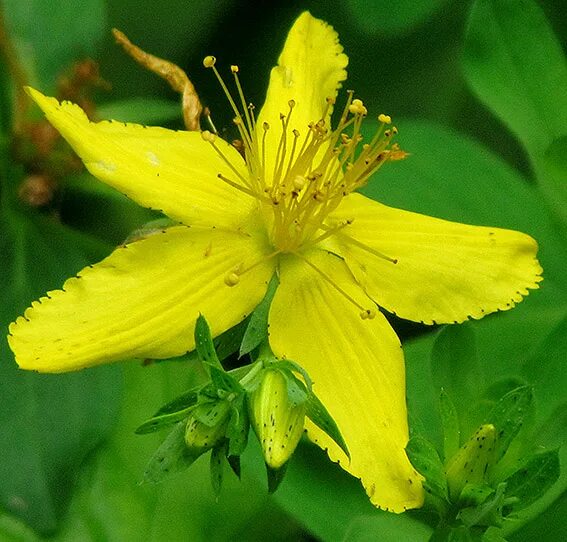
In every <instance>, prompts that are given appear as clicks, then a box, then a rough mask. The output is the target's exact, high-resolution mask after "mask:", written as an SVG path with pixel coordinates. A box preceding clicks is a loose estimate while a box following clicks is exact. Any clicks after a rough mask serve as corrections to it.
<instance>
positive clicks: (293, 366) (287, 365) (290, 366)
mask: <svg viewBox="0 0 567 542" xmlns="http://www.w3.org/2000/svg"><path fill="white" fill-rule="evenodd" d="M266 361H267V362H268V363H269V367H271V368H274V369H283V370H284V372H285V371H286V370H287V371H291V372H293V373H299V374H300V375H301V376H302V377H303V379H304V380H305V385H306V386H307V389H308V390H309V391H311V390H312V389H313V381H312V380H311V377H310V376H309V374H308V373H307V371H306V370H305V369H304V368H303V367H302V366H301V365H299V363H296V362H295V361H292V360H290V359H277V358H276V357H274V359H273V361H270V360H266Z"/></svg>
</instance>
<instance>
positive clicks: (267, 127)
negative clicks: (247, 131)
mask: <svg viewBox="0 0 567 542" xmlns="http://www.w3.org/2000/svg"><path fill="white" fill-rule="evenodd" d="M262 129H263V130H264V132H267V131H268V130H269V129H270V125H269V124H268V123H267V122H264V123H263V124H262Z"/></svg>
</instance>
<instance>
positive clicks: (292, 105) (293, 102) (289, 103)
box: [287, 100, 295, 109]
mask: <svg viewBox="0 0 567 542" xmlns="http://www.w3.org/2000/svg"><path fill="white" fill-rule="evenodd" d="M287 105H289V108H290V109H293V108H294V107H295V100H289V102H287Z"/></svg>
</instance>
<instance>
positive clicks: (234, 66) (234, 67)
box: [230, 64, 239, 73]
mask: <svg viewBox="0 0 567 542" xmlns="http://www.w3.org/2000/svg"><path fill="white" fill-rule="evenodd" d="M230 71H231V72H232V73H238V72H239V68H238V66H236V65H234V64H233V65H232V66H231V67H230Z"/></svg>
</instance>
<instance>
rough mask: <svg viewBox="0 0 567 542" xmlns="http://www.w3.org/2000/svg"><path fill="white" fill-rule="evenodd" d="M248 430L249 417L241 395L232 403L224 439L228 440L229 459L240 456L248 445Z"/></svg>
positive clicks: (244, 400) (244, 399) (243, 396)
mask: <svg viewBox="0 0 567 542" xmlns="http://www.w3.org/2000/svg"><path fill="white" fill-rule="evenodd" d="M249 429H250V416H249V414H248V406H247V405H246V398H245V395H244V394H242V395H240V396H239V397H237V398H236V399H234V401H233V402H232V411H231V414H230V420H229V422H228V426H227V429H226V438H228V450H227V455H228V457H229V458H230V457H232V456H240V455H241V454H242V453H243V452H244V450H245V449H246V445H247V444H248V431H249ZM238 476H240V475H238Z"/></svg>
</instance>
